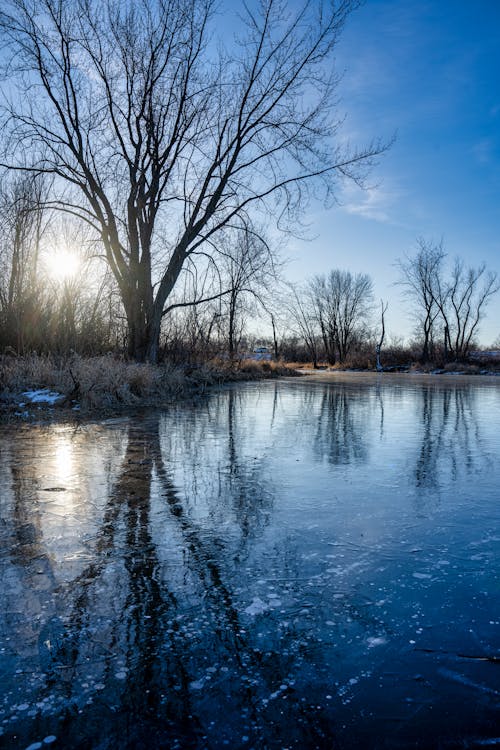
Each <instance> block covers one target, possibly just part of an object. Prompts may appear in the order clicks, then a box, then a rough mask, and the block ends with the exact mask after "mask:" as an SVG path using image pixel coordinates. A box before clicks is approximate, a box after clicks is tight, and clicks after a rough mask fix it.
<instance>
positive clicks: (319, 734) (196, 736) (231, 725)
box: [14, 409, 333, 748]
mask: <svg viewBox="0 0 500 750" xmlns="http://www.w3.org/2000/svg"><path fill="white" fill-rule="evenodd" d="M229 415H231V409H230V410H229ZM229 419H230V429H229V432H230V434H229V437H228V456H229V473H228V482H229V485H230V487H232V488H233V489H234V488H235V487H236V488H237V489H238V493H239V495H240V496H239V497H236V500H235V501H234V506H233V510H235V511H237V512H236V516H237V517H238V518H239V519H240V520H241V523H242V529H243V536H245V537H246V536H248V535H249V534H250V532H251V524H252V520H254V519H256V518H257V517H256V516H254V515H252V513H253V511H252V512H249V510H250V506H251V504H252V502H253V500H252V497H251V493H250V499H245V498H244V494H245V481H246V476H245V473H244V471H243V469H242V467H240V463H239V459H238V447H237V440H236V434H235V430H234V412H233V415H232V416H230V417H229ZM231 433H232V434H231ZM16 481H17V482H19V481H20V480H19V478H17V479H16V477H14V486H16ZM153 483H155V488H156V487H158V489H159V494H160V498H158V497H156V498H155V501H154V502H155V508H154V510H153V509H152V495H153V493H152V489H153ZM238 493H237V495H238ZM157 494H158V493H157ZM160 501H162V502H163V504H162V505H159V503H160ZM226 504H227V500H226ZM158 508H159V510H158ZM26 512H29V509H26ZM153 512H154V513H160V515H161V519H162V526H161V528H156V527H155V521H154V519H153ZM24 513H25V511H23V512H22V513H20V512H19V510H15V514H14V515H15V518H14V526H15V525H16V524H18V525H19V523H18V521H17V520H16V518H17V519H20V528H21V527H22V524H23V523H24ZM16 514H17V516H16ZM238 514H239V515H238ZM18 531H19V529H18ZM161 538H163V539H164V540H167V541H168V544H167V547H166V549H171V550H172V553H171V558H169V557H168V556H167V557H166V558H165V554H164V549H165V547H164V546H163V545H162V544H159V541H158V540H159V539H161ZM40 543H41V540H40ZM32 553H33V550H31V552H30V554H32ZM162 553H163V556H162ZM36 554H37V556H38V557H40V554H39V552H37V553H36ZM228 557H229V560H228ZM228 562H229V563H230V562H231V560H230V556H228V549H227V545H226V542H225V539H224V538H223V537H222V536H216V535H214V534H207V533H205V531H204V529H203V528H202V527H201V526H199V525H198V524H197V523H196V522H194V521H193V520H192V519H191V518H190V515H189V514H188V513H187V512H186V511H185V502H184V501H183V500H182V499H181V497H180V495H179V494H178V492H177V490H176V488H175V487H174V485H173V483H172V480H171V476H170V473H169V469H168V468H167V466H166V465H165V463H164V460H163V457H162V453H161V448H160V437H159V430H158V420H152V421H150V422H146V423H141V422H136V423H135V424H134V425H133V426H131V427H130V431H129V437H128V445H127V449H126V453H125V456H124V459H123V464H122V467H121V470H120V472H119V474H118V476H117V478H116V481H115V482H114V486H113V489H112V491H111V493H110V494H109V497H108V499H107V502H106V505H105V508H104V513H103V516H102V520H101V523H100V527H99V530H98V533H97V535H96V536H95V538H94V541H93V559H92V562H90V563H89V564H88V565H87V566H86V567H85V568H84V569H83V570H82V571H81V573H80V574H79V575H78V576H77V577H76V578H75V579H74V580H73V581H71V582H70V583H68V584H65V585H64V586H61V587H60V588H59V590H56V591H52V594H53V596H55V602H56V606H55V607H54V611H59V612H64V615H61V619H60V620H57V621H55V620H54V618H49V619H47V620H46V621H45V625H44V628H42V633H43V639H45V642H49V641H50V639H51V638H52V640H53V646H54V649H55V650H54V652H53V653H52V655H51V658H52V663H50V664H49V663H48V662H47V659H45V660H44V658H42V656H41V660H42V665H41V666H42V669H43V670H44V671H45V674H46V684H45V698H43V694H39V695H38V698H39V699H42V700H43V699H44V700H45V701H46V702H48V703H45V704H44V705H45V707H47V706H50V705H52V707H53V710H52V711H40V712H39V714H38V715H37V716H36V717H34V718H33V720H32V721H30V722H28V721H25V722H24V724H23V726H22V727H16V731H17V734H18V736H20V732H25V736H26V741H27V743H28V739H29V738H31V737H33V733H34V732H35V733H36V734H37V735H38V734H39V735H40V736H41V737H43V736H44V735H48V734H52V733H53V734H56V735H60V734H64V737H65V741H66V742H67V746H71V747H73V748H87V747H97V746H98V747H100V748H120V747H131V748H142V747H148V748H149V747H152V746H153V747H154V746H165V745H164V744H163V745H162V744H161V743H166V742H168V743H169V744H168V746H169V747H172V748H174V747H180V748H184V747H197V746H200V747H219V746H220V743H221V742H222V741H223V739H225V738H227V740H228V742H230V745H231V746H232V747H236V746H238V745H240V744H245V743H244V742H242V741H241V736H242V735H244V734H246V735H248V736H249V737H250V738H251V742H253V743H254V745H255V743H257V745H258V746H259V743H260V746H265V743H270V745H271V746H274V745H275V743H279V742H280V741H283V742H287V741H288V742H293V744H294V745H295V746H299V747H305V746H311V747H314V746H318V747H324V746H326V745H325V743H326V744H327V745H328V746H331V744H332V743H333V738H332V737H331V731H332V728H331V726H330V724H329V723H328V722H326V723H325V722H323V721H322V719H321V712H318V711H315V712H314V713H311V712H310V710H309V709H310V707H309V705H308V703H307V702H299V699H298V698H297V699H296V700H295V699H294V694H293V690H292V689H291V688H290V694H289V695H287V700H286V701H285V700H280V701H277V700H268V698H269V696H270V695H271V694H273V693H275V691H276V690H277V689H278V690H279V689H281V688H280V685H283V683H284V682H285V684H286V677H287V675H289V674H290V673H291V672H292V671H293V661H294V659H295V658H296V655H295V654H294V649H293V648H292V647H291V644H287V642H286V641H284V640H283V638H282V637H277V638H276V640H275V643H273V642H272V639H270V640H269V642H268V644H267V647H266V648H264V649H263V648H262V647H261V646H262V643H261V642H260V641H258V640H256V638H255V634H253V633H252V632H251V626H250V628H249V626H248V622H247V621H248V617H247V618H243V620H245V621H243V620H242V616H241V613H240V609H239V608H238V606H237V603H236V601H235V592H234V590H233V587H234V584H231V579H232V578H233V576H231V575H230V573H229V570H225V567H224V566H225V565H227V563H228ZM17 564H20V565H25V564H26V561H25V560H17ZM179 567H180V570H179ZM52 586H53V584H52ZM42 647H43V644H42ZM44 653H46V652H44V651H43V648H42V654H44ZM301 658H302V657H301ZM287 690H288V688H287ZM58 701H59V703H58ZM61 701H63V702H61ZM39 703H40V701H39ZM63 707H65V708H63ZM55 714H59V717H60V719H59V721H58V722H55V719H54V718H52V716H54V715H55ZM263 732H265V739H263V738H262V733H263ZM104 738H106V739H104ZM287 738H288V739H287Z"/></svg>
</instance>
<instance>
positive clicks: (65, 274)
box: [47, 250, 80, 281]
mask: <svg viewBox="0 0 500 750" xmlns="http://www.w3.org/2000/svg"><path fill="white" fill-rule="evenodd" d="M47 264H48V270H49V273H50V275H51V276H52V277H53V278H55V279H57V280H58V281H66V280H67V279H70V278H71V277H72V276H74V275H75V274H76V272H77V271H78V269H79V266H80V259H79V258H78V256H77V255H76V253H73V252H71V250H56V251H55V252H54V253H52V254H51V255H49V257H48V259H47Z"/></svg>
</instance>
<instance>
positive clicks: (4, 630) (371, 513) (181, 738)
mask: <svg viewBox="0 0 500 750" xmlns="http://www.w3.org/2000/svg"><path fill="white" fill-rule="evenodd" d="M499 424H500V384H498V385H497V384H496V383H494V382H488V383H486V384H484V385H482V384H481V381H480V380H476V381H475V382H474V383H473V384H470V383H468V382H467V381H466V380H465V379H460V378H455V379H453V378H448V379H446V378H445V379H439V378H432V377H429V378H428V379H426V380H425V381H424V382H423V383H422V382H417V381H415V380H412V378H411V376H401V377H386V376H385V375H384V376H383V378H382V379H381V378H378V379H377V378H363V377H361V376H356V375H351V376H350V377H349V378H345V379H344V378H341V377H339V378H337V379H336V380H335V381H334V382H333V383H329V382H316V383H313V382H309V381H308V382H306V381H305V380H304V379H300V380H294V381H292V382H290V381H288V382H286V381H281V382H276V383H274V382H266V383H260V384H250V385H243V386H236V387H230V388H227V389H223V390H221V391H219V392H215V393H213V394H211V395H209V396H208V397H207V398H206V400H203V401H202V402H200V403H197V404H183V405H179V406H177V407H175V408H172V409H169V410H168V411H165V412H161V413H156V414H149V415H143V416H140V417H137V416H134V417H132V418H130V419H127V418H123V419H115V420H109V421H105V422H102V423H100V424H87V425H80V426H71V425H52V426H22V427H16V428H12V427H7V426H5V427H3V428H2V429H1V431H0V482H1V485H0V486H1V487H2V495H1V499H0V511H1V512H0V593H1V601H2V608H1V619H0V735H1V736H0V745H1V744H2V743H3V745H4V746H5V747H8V748H21V749H24V748H27V747H29V746H32V748H33V750H34V748H37V747H42V748H47V747H53V748H82V749H83V748H89V749H90V748H92V749H95V748H99V749H103V750H104V749H107V748H109V749H110V750H111V749H118V750H121V748H172V749H175V748H182V749H183V748H225V747H228V748H231V749H234V748H258V749H259V750H260V749H261V748H262V749H263V748H279V749H280V750H281V749H282V748H283V749H285V748H302V749H303V748H339V749H340V750H343V749H346V750H350V749H351V748H361V749H363V748H409V747H417V748H445V749H447V748H476V747H477V748H481V747H485V746H486V747H492V746H500V664H499V661H500V654H499V644H500V606H499V605H500V601H499V599H500V586H499V578H498V560H499V552H500V525H499V520H500V518H499V517H500V509H499V503H498V496H499V490H498V487H499V485H500V463H499V460H498V459H499V455H500V431H499ZM36 743H39V744H38V745H37V744H36Z"/></svg>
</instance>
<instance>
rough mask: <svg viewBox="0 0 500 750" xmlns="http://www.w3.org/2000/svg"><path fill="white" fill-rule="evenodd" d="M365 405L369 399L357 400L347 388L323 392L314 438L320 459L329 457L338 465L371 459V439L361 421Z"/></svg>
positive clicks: (329, 459) (330, 389)
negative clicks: (369, 457)
mask: <svg viewBox="0 0 500 750" xmlns="http://www.w3.org/2000/svg"><path fill="white" fill-rule="evenodd" d="M311 395H312V394H311ZM314 395H315V396H316V398H317V394H314ZM363 404H366V400H365V399H359V400H356V399H354V397H353V393H352V391H350V390H346V389H345V388H341V387H335V388H333V387H326V388H324V389H323V393H322V397H321V402H320V406H319V413H318V424H317V430H316V435H315V438H314V451H315V454H316V456H317V457H318V458H319V459H320V460H323V459H325V458H326V460H327V461H328V462H329V463H331V464H333V465H335V466H337V465H339V466H344V465H348V464H362V463H365V462H366V461H367V460H368V445H367V437H366V435H365V434H364V433H363V424H362V422H361V421H360V408H361V406H362V405H363Z"/></svg>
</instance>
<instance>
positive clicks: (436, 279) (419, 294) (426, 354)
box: [397, 238, 446, 362]
mask: <svg viewBox="0 0 500 750" xmlns="http://www.w3.org/2000/svg"><path fill="white" fill-rule="evenodd" d="M417 246H418V250H417V252H416V254H415V255H414V256H413V257H409V256H406V257H405V258H404V259H403V260H398V261H397V266H398V268H399V271H400V280H399V282H398V283H399V284H401V285H402V286H404V288H405V289H406V290H407V291H408V293H409V298H410V299H411V300H412V302H413V304H414V310H413V313H414V315H415V317H416V319H417V326H418V330H419V333H421V335H422V341H423V343H422V355H421V357H422V361H423V362H427V361H428V360H429V358H430V356H431V355H432V347H433V334H434V327H435V322H436V319H437V318H438V316H439V314H440V312H441V310H440V305H439V304H438V300H439V299H440V297H442V296H443V293H442V292H441V293H440V292H439V289H440V288H441V289H444V281H443V262H444V259H445V257H446V253H445V252H444V249H443V246H442V244H439V245H435V244H433V243H431V242H427V241H426V240H424V239H422V238H419V239H418V240H417Z"/></svg>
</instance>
